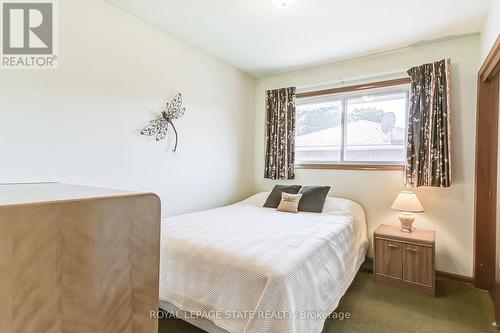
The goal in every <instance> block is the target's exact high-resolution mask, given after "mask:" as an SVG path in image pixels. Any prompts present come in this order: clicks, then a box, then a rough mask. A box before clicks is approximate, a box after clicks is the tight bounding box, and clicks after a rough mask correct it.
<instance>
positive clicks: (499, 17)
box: [481, 0, 500, 63]
mask: <svg viewBox="0 0 500 333" xmlns="http://www.w3.org/2000/svg"><path fill="white" fill-rule="evenodd" d="M499 33H500V0H492V2H491V5H490V9H489V10H488V16H487V17H486V20H485V22H484V25H483V28H482V29H481V63H482V62H483V61H484V59H485V58H486V56H487V55H488V52H489V51H490V49H491V47H492V46H493V44H495V41H496V39H497V37H498V34H499Z"/></svg>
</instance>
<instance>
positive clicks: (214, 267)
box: [160, 192, 368, 333]
mask: <svg viewBox="0 0 500 333" xmlns="http://www.w3.org/2000/svg"><path fill="white" fill-rule="evenodd" d="M267 195H268V193H265V192H264V193H259V194H257V195H255V196H253V197H251V198H249V199H247V200H244V201H242V202H239V203H236V204H234V205H230V206H227V207H221V208H216V209H212V210H207V211H202V212H197V213H193V214H187V215H182V216H176V217H171V218H167V219H165V220H164V221H163V222H162V237H161V264H160V299H162V300H165V301H167V302H169V303H171V304H173V305H175V306H177V307H178V308H180V309H182V310H185V311H188V312H193V313H194V314H197V315H201V316H203V317H207V318H208V319H210V320H211V321H213V322H214V323H215V324H216V325H217V326H219V327H221V328H223V329H225V330H227V331H229V332H232V333H239V332H245V333H253V332H259V333H264V332H265V333H269V332H276V333H285V332H296V333H316V332H321V330H322V327H323V324H324V320H325V317H324V316H325V315H327V314H329V313H331V312H332V311H334V310H335V308H336V307H337V305H338V302H339V300H340V297H342V295H343V294H344V292H345V290H346V289H347V287H348V285H349V284H350V283H351V281H352V278H353V276H354V274H355V273H356V272H357V269H358V268H359V264H360V263H361V262H362V260H363V259H364V256H365V252H366V248H367V244H368V241H367V236H366V221H365V214H364V212H363V209H362V208H361V206H359V205H358V204H356V203H354V202H352V201H349V200H345V199H338V198H331V197H330V198H328V199H327V202H326V204H325V209H324V212H323V214H315V213H298V214H292V213H285V212H278V211H276V210H275V209H272V208H263V207H262V205H263V203H264V201H265V199H266V197H267ZM318 317H319V318H318Z"/></svg>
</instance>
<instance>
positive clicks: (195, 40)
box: [108, 0, 496, 76]
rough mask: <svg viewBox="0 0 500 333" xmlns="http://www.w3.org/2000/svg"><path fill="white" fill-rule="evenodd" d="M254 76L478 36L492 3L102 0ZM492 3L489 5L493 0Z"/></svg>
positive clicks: (456, 0)
mask: <svg viewBox="0 0 500 333" xmlns="http://www.w3.org/2000/svg"><path fill="white" fill-rule="evenodd" d="M108 1H109V2H111V3H113V4H115V5H117V6H118V7H121V8H123V9H125V10H126V11H128V12H130V13H132V14H134V15H136V16H138V17H140V18H142V19H143V20H145V21H147V22H149V23H151V24H153V25H155V26H157V27H159V28H161V29H163V30H165V31H167V32H168V33H170V34H172V35H174V36H176V37H178V38H180V39H182V40H184V41H186V42H188V43H189V44H191V45H193V46H195V47H197V48H199V49H201V50H203V51H205V52H207V53H209V54H211V55H213V56H215V57H217V58H219V59H220V60H222V61H224V62H226V63H228V64H230V65H233V66H234V67H237V68H239V69H241V70H243V71H245V72H248V73H250V74H253V75H255V76H265V75H268V74H270V73H275V72H280V71H285V70H290V69H296V68H301V67H305V66H310V65H316V64H320V63H326V62H333V61H337V60H341V59H346V58H350V57H356V56H360V55H366V54H371V53H375V52H379V51H385V50H391V49H394V48H399V47H404V46H408V45H411V44H414V43H417V42H421V41H425V40H432V39H437V38H442V37H445V36H450V35H457V34H466V33H471V32H478V31H480V29H481V26H482V23H483V20H484V18H485V16H486V12H487V10H488V7H489V4H490V2H491V0H296V2H295V5H294V6H292V7H291V8H287V9H278V8H276V7H275V6H274V5H273V2H272V0H108ZM495 1H496V0H495Z"/></svg>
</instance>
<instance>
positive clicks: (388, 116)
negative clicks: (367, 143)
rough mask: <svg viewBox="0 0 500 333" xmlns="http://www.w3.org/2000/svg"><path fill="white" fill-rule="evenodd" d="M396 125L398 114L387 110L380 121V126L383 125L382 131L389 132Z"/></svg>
mask: <svg viewBox="0 0 500 333" xmlns="http://www.w3.org/2000/svg"><path fill="white" fill-rule="evenodd" d="M395 125H396V115H395V114H394V112H386V113H384V115H383V116H382V121H381V122H380V126H381V127H382V132H384V133H385V134H389V133H391V132H392V130H393V129H394V126H395Z"/></svg>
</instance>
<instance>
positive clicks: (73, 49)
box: [0, 0, 255, 215]
mask: <svg viewBox="0 0 500 333" xmlns="http://www.w3.org/2000/svg"><path fill="white" fill-rule="evenodd" d="M58 19H59V52H58V55H59V69H57V70H37V71H33V70H24V71H21V70H5V71H0V154H1V155H0V182H25V181H47V180H50V181H60V182H68V183H75V184H88V185H96V186H105V187H114V188H122V189H133V190H144V191H153V192H156V193H157V194H159V195H160V197H161V199H162V203H163V215H173V214H178V213H182V212H187V211H193V210H200V209H204V208H208V207H214V206H218V205H222V204H227V203H231V202H233V201H236V200H238V199H240V198H243V197H245V196H247V195H248V194H251V193H252V192H253V186H254V184H253V177H252V175H253V173H254V171H253V156H252V154H248V152H249V151H253V144H254V141H253V135H254V129H253V121H254V118H253V110H254V102H255V100H254V89H255V81H254V79H253V78H251V77H249V76H247V75H245V74H243V73H241V72H240V71H237V70H235V69H233V68H232V67H229V66H227V65H225V64H223V63H221V62H220V61H218V60H216V59H214V58H212V57H209V56H207V55H205V54H204V53H202V52H200V51H198V50H196V49H194V48H192V47H190V46H188V45H187V44H185V43H183V42H181V41H179V40H177V39H175V38H173V37H171V36H169V35H167V34H165V33H164V32H162V31H160V30H158V29H156V28H154V27H153V26H151V25H148V24H146V23H144V22H142V21H140V20H139V19H137V18H135V17H133V16H131V15H129V14H127V13H126V12H124V11H122V10H120V9H118V8H116V7H114V6H112V5H110V4H109V3H107V2H104V1H102V0H85V1H77V0H71V1H69V0H65V1H58ZM177 92H182V93H183V95H184V98H185V106H186V108H187V111H186V115H185V116H184V118H182V119H180V120H178V121H177V122H176V125H177V129H178V131H179V135H180V142H179V149H178V152H177V153H176V154H172V153H170V152H169V148H168V145H167V143H166V142H160V143H158V142H155V141H153V140H152V139H150V138H147V137H142V136H140V135H139V133H138V130H139V129H140V128H141V127H143V126H144V125H146V124H147V123H148V122H149V120H150V119H152V117H154V113H155V112H158V111H160V109H161V106H162V104H163V103H164V102H167V101H168V100H169V99H170V98H172V97H174V95H175V94H176V93H177Z"/></svg>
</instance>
